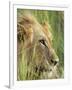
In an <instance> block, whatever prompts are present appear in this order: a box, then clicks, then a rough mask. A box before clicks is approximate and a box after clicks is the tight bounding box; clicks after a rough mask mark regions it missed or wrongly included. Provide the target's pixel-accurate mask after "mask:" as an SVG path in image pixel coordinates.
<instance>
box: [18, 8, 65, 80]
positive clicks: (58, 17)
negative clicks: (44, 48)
mask: <svg viewBox="0 0 72 90" xmlns="http://www.w3.org/2000/svg"><path fill="white" fill-rule="evenodd" d="M25 11H28V12H30V13H31V14H33V15H34V16H35V18H36V19H37V20H38V21H39V23H41V24H42V23H44V22H45V21H47V22H48V23H49V24H50V26H51V32H52V35H53V43H52V45H53V48H54V49H55V51H56V53H57V55H58V57H59V60H60V61H59V67H60V70H59V71H60V74H61V77H63V71H64V12H63V11H50V10H49V11H47V10H24V9H18V10H17V17H18V16H19V15H22V14H24V13H25ZM18 63H19V64H18V65H17V69H18V70H17V72H18V73H17V74H18V75H17V79H18V80H26V79H31V78H26V72H27V70H29V69H28V68H27V63H26V60H25V55H24V53H23V54H20V55H19V56H18ZM30 69H31V68H30ZM33 72H34V71H32V73H33ZM28 76H29V75H28ZM30 77H31V76H30ZM32 77H33V76H32Z"/></svg>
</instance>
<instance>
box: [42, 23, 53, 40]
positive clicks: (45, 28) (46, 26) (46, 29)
mask: <svg viewBox="0 0 72 90" xmlns="http://www.w3.org/2000/svg"><path fill="white" fill-rule="evenodd" d="M42 26H43V32H44V33H45V35H46V36H47V37H48V38H49V39H50V40H51V41H52V39H53V36H52V33H51V31H50V25H49V24H48V22H44V23H43V24H42Z"/></svg>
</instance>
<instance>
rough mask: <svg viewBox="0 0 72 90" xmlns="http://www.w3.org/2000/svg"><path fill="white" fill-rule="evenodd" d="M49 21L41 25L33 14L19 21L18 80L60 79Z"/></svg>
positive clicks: (20, 18)
mask: <svg viewBox="0 0 72 90" xmlns="http://www.w3.org/2000/svg"><path fill="white" fill-rule="evenodd" d="M49 27H50V25H49V24H48V22H47V21H45V22H44V23H42V24H41V23H39V22H38V20H37V19H36V18H35V17H34V16H33V15H31V14H24V15H23V16H21V17H18V21H17V79H18V80H37V79H56V78H59V74H58V67H57V66H58V64H59V58H58V56H57V54H56V52H55V50H54V48H53V47H52V33H51V31H50V30H49Z"/></svg>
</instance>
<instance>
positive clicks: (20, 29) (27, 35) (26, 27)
mask: <svg viewBox="0 0 72 90" xmlns="http://www.w3.org/2000/svg"><path fill="white" fill-rule="evenodd" d="M27 23H28V22H27ZM27 23H26V21H22V22H19V23H18V24H17V33H18V34H20V36H21V38H20V39H21V41H22V40H23V41H24V46H25V47H28V46H30V45H31V43H32V41H33V29H32V27H31V24H30V23H28V24H27Z"/></svg>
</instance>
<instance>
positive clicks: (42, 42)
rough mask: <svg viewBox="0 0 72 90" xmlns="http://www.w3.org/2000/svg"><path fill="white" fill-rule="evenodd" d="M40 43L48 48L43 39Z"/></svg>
mask: <svg viewBox="0 0 72 90" xmlns="http://www.w3.org/2000/svg"><path fill="white" fill-rule="evenodd" d="M39 42H40V43H41V44H43V45H44V46H47V45H46V42H45V40H43V39H41V40H39Z"/></svg>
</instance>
